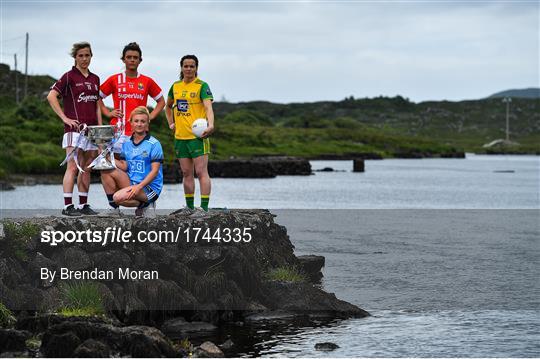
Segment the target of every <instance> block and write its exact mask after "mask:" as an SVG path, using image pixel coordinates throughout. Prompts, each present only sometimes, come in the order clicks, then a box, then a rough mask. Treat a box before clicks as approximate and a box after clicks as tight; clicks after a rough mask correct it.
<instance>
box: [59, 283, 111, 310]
mask: <svg viewBox="0 0 540 359" xmlns="http://www.w3.org/2000/svg"><path fill="white" fill-rule="evenodd" d="M60 290H61V292H62V297H63V298H62V302H63V306H62V307H61V308H60V309H59V310H58V313H59V314H61V315H64V316H84V317H88V316H95V315H103V314H105V308H104V306H103V299H102V297H101V294H100V293H99V287H98V285H97V284H96V283H94V282H71V283H70V282H67V283H64V284H62V285H61V287H60Z"/></svg>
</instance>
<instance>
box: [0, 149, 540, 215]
mask: <svg viewBox="0 0 540 359" xmlns="http://www.w3.org/2000/svg"><path fill="white" fill-rule="evenodd" d="M539 165H540V157H537V156H475V155H468V156H467V159H421V160H418V159H414V160H413V159H410V160H406V159H388V160H382V161H376V160H373V161H366V172H364V173H354V172H352V161H312V168H313V169H314V170H317V169H322V168H324V167H331V168H333V169H334V170H337V171H343V172H316V173H315V175H312V176H278V177H276V178H270V179H224V178H215V179H213V180H212V196H211V202H210V203H211V206H214V207H228V208H269V209H280V208H297V209H327V208H332V209H339V208H344V209H345V208H349V209H352V208H356V209H359V208H389V209H395V208H538V206H539ZM498 171H513V172H510V173H509V172H498ZM183 193H184V192H183V188H182V185H181V184H172V185H165V186H164V190H163V192H162V194H161V196H160V198H159V200H158V202H157V207H158V209H174V208H180V207H182V206H184V204H185V203H184V199H183ZM0 198H1V202H2V203H1V204H0V208H2V209H7V208H11V209H52V208H61V207H62V206H63V198H62V187H61V185H37V186H28V187H18V188H17V189H16V190H15V191H9V192H0ZM89 201H90V203H91V204H92V205H93V206H94V207H96V208H107V200H106V197H105V193H104V192H103V189H102V187H101V185H99V184H93V185H92V186H91V188H90V199H89ZM196 204H198V196H196Z"/></svg>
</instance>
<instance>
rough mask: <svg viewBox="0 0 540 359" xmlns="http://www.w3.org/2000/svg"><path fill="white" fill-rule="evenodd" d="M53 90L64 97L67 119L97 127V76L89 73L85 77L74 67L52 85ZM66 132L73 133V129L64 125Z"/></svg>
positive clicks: (63, 102)
mask: <svg viewBox="0 0 540 359" xmlns="http://www.w3.org/2000/svg"><path fill="white" fill-rule="evenodd" d="M51 90H55V91H56V92H58V93H59V94H60V96H62V104H63V108H64V114H65V115H66V116H67V117H69V118H71V119H72V120H77V121H79V123H86V124H87V125H88V126H95V125H97V123H98V122H97V101H98V99H99V77H98V76H97V75H96V74H93V73H92V72H89V73H88V76H87V77H85V76H84V75H83V74H82V73H81V72H80V71H79V69H78V68H76V67H75V66H73V67H72V68H71V70H70V71H68V72H66V73H65V74H64V75H62V77H61V78H60V79H59V80H58V81H56V82H55V83H54V85H52V87H51ZM64 132H73V129H72V128H71V127H69V126H66V125H64Z"/></svg>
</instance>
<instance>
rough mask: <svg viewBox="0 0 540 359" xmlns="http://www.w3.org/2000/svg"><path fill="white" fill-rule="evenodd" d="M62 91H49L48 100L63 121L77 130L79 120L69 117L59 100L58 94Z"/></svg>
mask: <svg viewBox="0 0 540 359" xmlns="http://www.w3.org/2000/svg"><path fill="white" fill-rule="evenodd" d="M59 95H60V93H58V91H56V90H54V89H53V90H51V91H49V94H48V95H47V101H49V105H51V108H52V109H53V111H54V112H55V113H56V114H57V115H58V117H60V119H61V120H62V122H64V123H65V124H66V125H68V126H69V127H71V128H72V129H74V130H76V129H78V127H79V121H77V120H72V119H71V118H68V117H67V116H66V115H65V114H64V111H62V107H60V102H58V96H59Z"/></svg>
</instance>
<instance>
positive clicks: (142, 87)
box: [138, 82, 144, 91]
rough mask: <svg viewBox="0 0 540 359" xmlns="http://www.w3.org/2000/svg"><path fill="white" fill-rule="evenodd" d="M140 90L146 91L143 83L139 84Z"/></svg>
mask: <svg viewBox="0 0 540 359" xmlns="http://www.w3.org/2000/svg"><path fill="white" fill-rule="evenodd" d="M138 88H139V90H141V91H142V90H144V86H143V83H142V82H139V85H138Z"/></svg>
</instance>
